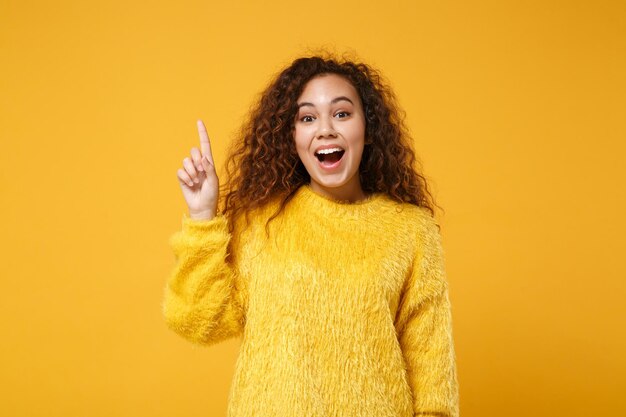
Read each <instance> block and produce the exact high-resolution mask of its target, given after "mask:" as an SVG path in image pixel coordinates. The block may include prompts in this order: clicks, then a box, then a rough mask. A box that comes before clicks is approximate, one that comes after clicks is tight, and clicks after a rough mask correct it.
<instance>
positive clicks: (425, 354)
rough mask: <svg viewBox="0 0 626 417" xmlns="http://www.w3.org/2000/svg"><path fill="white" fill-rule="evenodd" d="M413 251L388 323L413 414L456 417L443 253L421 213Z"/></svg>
mask: <svg viewBox="0 0 626 417" xmlns="http://www.w3.org/2000/svg"><path fill="white" fill-rule="evenodd" d="M420 229H421V230H420V233H419V236H418V242H419V245H418V253H417V255H416V257H415V259H414V262H413V269H412V271H411V274H410V275H409V277H408V279H407V282H406V283H405V286H404V289H403V293H402V296H401V298H400V303H399V306H398V310H397V314H396V318H395V321H394V325H395V327H396V331H397V335H398V341H399V342H400V347H401V348H402V352H403V355H404V358H405V362H406V366H407V375H408V380H409V381H408V382H409V385H410V387H411V390H412V392H413V410H414V414H415V416H437V417H458V415H459V385H458V381H457V371H456V355H455V349H454V340H453V336H452V314H451V305H450V299H449V295H448V282H447V279H446V271H445V262H444V253H443V248H442V244H441V235H440V233H439V228H438V225H437V224H436V222H435V220H434V219H433V218H432V217H430V216H425V217H424V222H423V227H420Z"/></svg>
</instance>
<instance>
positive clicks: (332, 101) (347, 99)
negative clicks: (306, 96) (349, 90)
mask: <svg viewBox="0 0 626 417" xmlns="http://www.w3.org/2000/svg"><path fill="white" fill-rule="evenodd" d="M341 100H345V101H348V102H350V104H352V105H353V106H354V103H353V102H352V100H350V99H349V98H348V97H346V96H339V97H335V98H334V99H332V100H331V102H330V104H335V103H336V102H338V101H341ZM302 106H311V107H315V105H314V104H313V103H309V102H308V101H305V102H303V103H300V104H298V108H300V107H302Z"/></svg>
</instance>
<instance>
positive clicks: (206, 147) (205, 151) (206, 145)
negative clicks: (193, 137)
mask: <svg viewBox="0 0 626 417" xmlns="http://www.w3.org/2000/svg"><path fill="white" fill-rule="evenodd" d="M197 124H198V135H199V136H200V152H201V153H202V156H205V155H206V157H207V159H208V160H209V162H211V164H212V165H215V164H214V163H213V154H212V153H211V142H210V141H209V135H208V133H207V132H206V127H204V123H203V122H202V120H198V123H197Z"/></svg>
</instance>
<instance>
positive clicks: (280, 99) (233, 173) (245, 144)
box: [220, 54, 439, 233]
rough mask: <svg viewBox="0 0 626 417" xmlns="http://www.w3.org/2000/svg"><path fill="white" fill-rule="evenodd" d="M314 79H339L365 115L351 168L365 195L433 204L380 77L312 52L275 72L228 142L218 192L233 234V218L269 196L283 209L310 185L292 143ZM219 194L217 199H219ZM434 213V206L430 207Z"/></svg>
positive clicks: (401, 114)
mask: <svg viewBox="0 0 626 417" xmlns="http://www.w3.org/2000/svg"><path fill="white" fill-rule="evenodd" d="M322 74H337V75H340V76H343V77H345V78H346V79H347V80H348V81H349V82H350V83H352V85H353V86H354V87H355V89H356V91H357V92H358V94H359V96H360V98H361V101H362V103H363V111H364V114H365V147H364V149H363V155H362V157H361V163H360V165H359V176H360V180H361V187H362V189H363V191H364V192H365V193H366V194H370V193H374V192H383V193H386V194H387V195H389V196H390V197H391V198H392V199H393V200H395V201H397V202H399V203H401V202H405V203H410V204H414V205H417V206H420V207H424V208H426V209H427V210H428V211H429V212H430V213H431V214H433V215H434V208H433V207H434V206H435V205H436V204H435V202H434V199H433V196H432V194H431V193H430V191H429V190H428V186H427V183H426V179H425V178H424V176H423V175H422V174H421V173H420V171H419V170H418V168H421V162H420V161H419V159H418V158H417V157H416V155H415V152H414V151H413V149H412V139H411V137H410V135H409V133H408V129H407V128H406V126H405V124H404V117H405V113H404V111H402V110H401V109H400V108H399V107H398V105H397V104H396V97H395V94H394V93H393V91H392V90H391V88H390V87H389V86H388V85H387V83H386V82H385V80H384V79H383V77H382V76H381V74H380V73H379V72H378V71H377V70H375V69H373V68H372V67H370V66H368V65H366V64H364V63H360V62H354V61H351V60H346V59H338V58H334V57H332V56H322V55H321V54H317V55H314V56H309V57H301V58H298V59H296V60H294V61H293V62H292V63H291V65H289V66H288V67H287V68H285V69H284V70H282V71H281V72H280V73H279V74H278V75H277V76H276V77H275V78H274V80H273V81H272V82H271V83H270V84H269V86H268V87H267V88H266V89H265V90H264V91H263V92H262V93H261V94H260V97H259V98H258V100H257V101H256V102H255V103H254V104H253V106H252V107H251V108H250V113H249V114H248V118H247V119H246V120H245V122H244V123H243V125H242V127H241V129H240V131H239V134H238V135H237V138H236V140H235V141H234V142H232V143H231V145H230V148H229V152H228V159H227V162H226V173H227V177H228V181H227V183H226V184H224V185H222V186H220V188H221V190H220V200H223V201H221V202H222V204H223V206H224V210H223V213H224V215H226V216H227V218H228V220H229V228H230V231H231V232H232V231H233V227H234V223H235V219H236V218H237V216H238V215H239V214H240V213H241V212H244V213H245V215H246V222H248V212H249V211H250V210H251V209H254V208H258V207H261V206H263V205H265V204H266V203H268V202H269V201H270V200H272V199H274V198H279V199H280V206H279V208H278V210H277V211H276V212H275V213H274V214H273V215H272V217H270V218H269V219H268V221H267V223H266V225H265V226H266V233H268V231H267V230H268V229H267V226H268V224H269V222H270V221H271V220H272V219H274V218H275V217H276V216H278V214H279V213H280V212H281V211H282V210H283V208H284V207H285V205H286V204H287V203H288V202H289V200H290V199H291V198H292V197H293V195H294V194H295V192H296V191H297V190H298V188H299V187H300V186H302V185H304V184H307V183H309V182H310V179H311V177H310V175H309V173H308V172H307V170H306V168H305V167H304V164H303V163H302V162H301V161H300V158H299V156H298V153H297V151H296V147H295V142H294V138H293V131H294V123H295V117H296V114H297V111H298V106H297V103H296V101H297V100H298V98H299V97H300V94H301V93H302V91H303V90H304V87H305V85H306V83H307V82H308V81H309V80H311V79H312V78H313V77H316V76H318V75H322ZM224 196H225V198H224ZM437 207H439V206H437Z"/></svg>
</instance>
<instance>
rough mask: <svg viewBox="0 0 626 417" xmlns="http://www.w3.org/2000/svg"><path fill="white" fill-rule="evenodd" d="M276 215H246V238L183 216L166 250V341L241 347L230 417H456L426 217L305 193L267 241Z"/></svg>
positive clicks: (439, 256)
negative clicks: (238, 339)
mask: <svg viewBox="0 0 626 417" xmlns="http://www.w3.org/2000/svg"><path fill="white" fill-rule="evenodd" d="M398 207H402V208H403V210H402V211H399V210H398ZM276 208H277V206H276V205H275V204H274V203H272V204H268V205H267V206H265V207H264V208H262V209H257V210H255V211H253V213H252V215H251V216H250V218H251V220H252V221H251V224H250V226H249V227H248V228H247V229H246V230H244V231H243V233H242V234H239V233H238V231H241V225H242V223H241V221H240V220H241V219H238V221H237V222H236V224H235V231H234V233H233V234H232V235H231V234H230V233H228V223H227V219H226V217H225V216H223V215H222V214H218V215H217V216H216V217H215V218H213V219H211V220H193V219H191V218H189V217H187V216H186V215H184V216H183V219H182V230H180V231H178V232H176V233H175V234H173V235H172V237H171V239H170V245H171V247H172V248H173V250H174V253H175V256H176V266H175V268H174V269H173V272H172V274H171V276H170V277H169V279H168V282H167V285H166V287H165V293H164V301H163V313H164V316H165V321H166V323H167V325H168V326H169V328H171V329H172V330H173V331H175V332H176V333H178V334H179V335H181V336H182V337H184V338H186V339H188V340H190V341H191V342H194V343H198V344H202V345H212V344H214V343H217V342H219V341H222V340H225V339H227V338H230V337H235V336H242V337H243V339H242V344H241V350H240V353H239V357H238V359H237V363H236V366H235V374H234V377H233V380H232V384H231V389H230V394H229V398H228V416H229V417H273V416H277V417H278V416H280V417H291V416H293V417H296V416H297V417H331V416H333V417H334V416H337V417H339V416H345V417H348V416H350V417H356V416H363V417H366V416H367V417H392V416H393V417H409V416H438V417H443V416H446V417H447V416H458V415H459V406H458V402H459V392H458V382H457V374H456V358H455V351H454V343H453V337H452V320H451V306H450V301H449V296H448V284H447V280H446V274H445V267H444V256H443V250H442V245H441V238H440V233H439V229H438V227H437V223H436V222H435V220H434V219H433V217H432V216H431V215H430V214H429V213H428V212H427V211H426V210H425V209H423V208H419V207H417V206H414V205H410V204H406V203H405V204H398V203H396V202H394V201H393V200H391V199H390V198H389V197H388V196H387V195H386V194H383V193H379V194H375V195H373V196H371V197H370V198H369V199H367V200H364V201H360V202H357V203H346V202H340V201H335V200H332V199H330V198H328V197H325V196H322V195H320V194H317V193H316V192H315V191H314V190H312V189H311V187H310V186H309V185H305V186H302V187H300V188H299V189H298V191H297V193H296V195H295V196H294V198H293V199H292V200H291V201H290V202H289V203H288V205H287V206H286V207H285V209H284V210H285V211H284V212H283V213H281V215H280V216H279V217H277V218H275V219H274V220H272V222H270V226H269V227H270V239H269V240H268V239H266V237H265V230H264V227H265V220H266V219H267V218H268V217H269V216H271V215H272V214H273V213H274V211H275V209H276ZM227 253H230V254H231V256H230V257H229V259H227V257H226V255H227Z"/></svg>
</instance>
